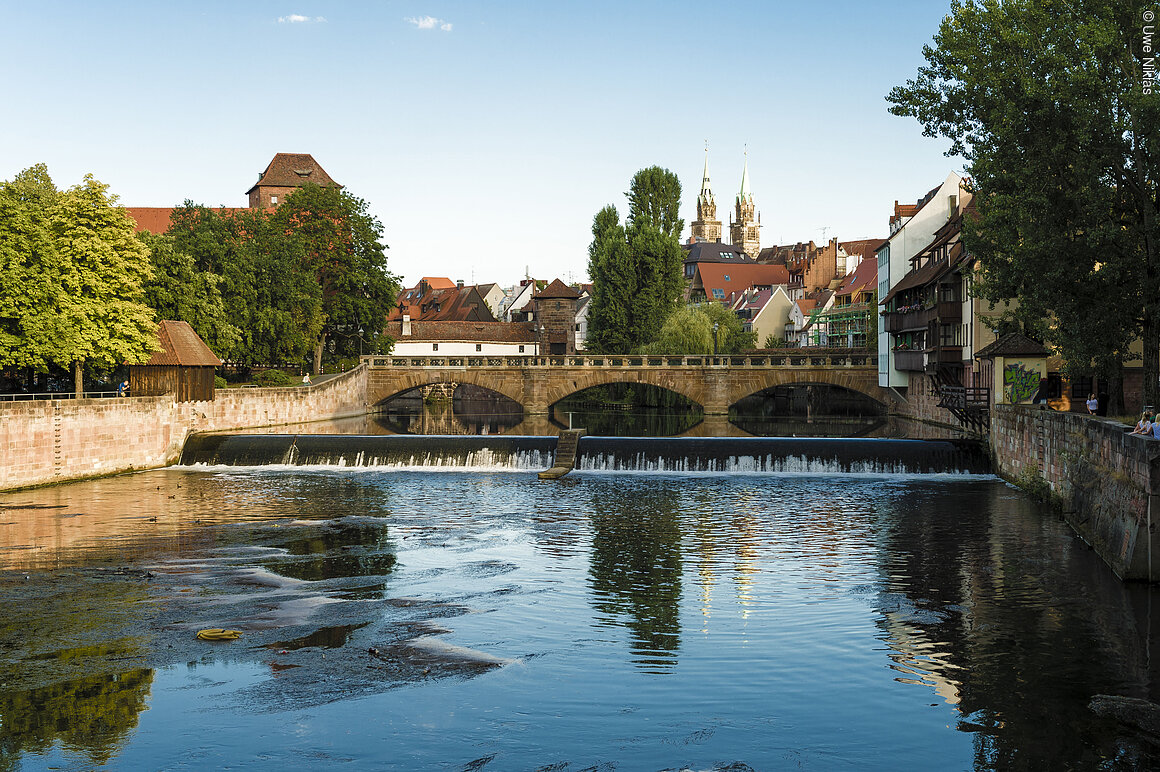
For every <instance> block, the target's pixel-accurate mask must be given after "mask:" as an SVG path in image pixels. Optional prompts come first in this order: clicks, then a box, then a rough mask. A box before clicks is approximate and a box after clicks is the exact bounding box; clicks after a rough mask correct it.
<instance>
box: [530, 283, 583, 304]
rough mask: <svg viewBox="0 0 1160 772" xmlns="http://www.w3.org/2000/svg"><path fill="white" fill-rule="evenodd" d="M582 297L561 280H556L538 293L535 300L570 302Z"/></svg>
mask: <svg viewBox="0 0 1160 772" xmlns="http://www.w3.org/2000/svg"><path fill="white" fill-rule="evenodd" d="M579 297H580V293H579V292H577V291H576V290H574V289H572V288H571V287H569V286H568V285H567V284H565V283H564V282H562V281H560V280H559V279H555V280H554V281H553V282H552V283H551V284H549V285H548V286H547V287H544V288H543V289H542V290H540V291H539V292H537V293H536V294H535V295H534V296H533V298H534V299H536V300H542V299H544V298H565V299H568V300H576V299H577V298H579Z"/></svg>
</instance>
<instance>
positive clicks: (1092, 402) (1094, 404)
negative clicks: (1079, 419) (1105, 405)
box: [1085, 391, 1100, 415]
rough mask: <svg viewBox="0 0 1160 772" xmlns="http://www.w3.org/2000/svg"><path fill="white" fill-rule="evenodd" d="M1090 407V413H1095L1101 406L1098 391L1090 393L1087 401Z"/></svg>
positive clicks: (1088, 407)
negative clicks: (1097, 395) (1097, 397)
mask: <svg viewBox="0 0 1160 772" xmlns="http://www.w3.org/2000/svg"><path fill="white" fill-rule="evenodd" d="M1085 404H1086V405H1087V409H1088V415H1095V414H1096V411H1097V410H1099V408H1100V402H1099V400H1098V399H1096V393H1095V392H1094V391H1093V392H1091V393H1090V394H1088V398H1087V402H1086V403H1085Z"/></svg>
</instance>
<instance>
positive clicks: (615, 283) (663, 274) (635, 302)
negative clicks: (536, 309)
mask: <svg viewBox="0 0 1160 772" xmlns="http://www.w3.org/2000/svg"><path fill="white" fill-rule="evenodd" d="M680 197H681V185H680V181H679V180H678V179H677V177H676V175H675V174H673V173H672V172H670V171H668V170H666V169H660V168H659V167H655V166H654V167H650V168H648V169H642V170H641V171H639V172H637V173H636V175H635V176H634V177H633V179H632V183H631V185H630V189H629V192H628V198H629V213H628V218H627V226H622V225H621V224H620V221H619V215H618V213H617V211H616V208H615V207H613V206H606V207H604V208H603V209H601V210H600V212H598V213H597V215H596V217H595V218H594V219H593V224H592V237H593V238H592V243H591V244H590V246H589V248H588V275H589V277H590V278H591V279H592V284H593V289H594V292H593V299H592V309H591V310H590V312H589V330H590V332H589V339H588V345H589V346H590V347H591V348H593V349H596V350H599V351H607V352H627V351H632V350H636V349H640V348H641V347H642V346H644V345H646V344H648V343H650V342H652V341H653V340H655V339H656V337H657V336H658V335H659V334H660V328H661V324H662V323H663V322H664V320H665V318H666V317H667V316H668V315H669V314H670V313H671V312H672V310H673V309H674V308H676V306H677V304H678V302H679V300H680V296H681V290H682V288H683V279H682V277H681V263H682V260H683V257H684V253H683V252H682V250H681V245H680V242H679V240H678V239H679V236H680V232H681V230H682V228H684V221H683V220H681V219H680V218H679V217H677V212H678V208H679V203H680Z"/></svg>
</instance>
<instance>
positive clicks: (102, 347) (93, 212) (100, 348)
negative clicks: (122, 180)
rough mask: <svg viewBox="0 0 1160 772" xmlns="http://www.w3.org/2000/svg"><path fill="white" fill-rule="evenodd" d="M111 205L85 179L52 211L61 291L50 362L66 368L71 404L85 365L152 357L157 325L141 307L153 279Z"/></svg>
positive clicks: (145, 256)
mask: <svg viewBox="0 0 1160 772" xmlns="http://www.w3.org/2000/svg"><path fill="white" fill-rule="evenodd" d="M116 201H117V199H116V197H115V196H109V195H108V185H105V184H103V183H100V182H98V181H97V180H95V179H93V176H92V175H91V174H88V175H85V178H84V182H82V183H81V184H80V185H77V186H74V187H72V188H69V189H68V190H67V191H65V192H64V193H63V194H61V195H60V196H58V197H57V200H56V202H55V204H54V205H53V207H52V209H51V212H52V224H53V235H54V237H55V238H56V243H57V249H58V251H59V254H60V258H61V260H60V267H61V271H60V273H59V274H58V277H59V281H60V282H61V286H62V287H63V288H64V295H63V297H62V298H61V302H60V305H59V306H57V308H55V309H52V310H53V311H55V312H56V316H57V330H58V338H57V340H56V346H55V350H54V351H53V353H52V359H53V361H54V362H55V363H56V364H58V365H62V366H63V365H65V364H66V363H70V362H71V363H72V367H73V378H74V382H75V385H76V392H77V396H78V397H79V396H81V393H82V391H83V390H84V385H83V380H82V379H83V369H84V366H85V365H86V364H90V365H93V366H96V367H102V368H108V367H113V366H115V365H118V364H120V363H122V362H128V363H130V364H135V363H140V362H144V361H146V360H147V359H149V357H150V356H151V355H152V354H153V352H154V351H157V320H156V317H155V316H154V314H153V311H152V309H150V308H149V307H148V306H147V305H145V304H144V302H142V301H143V300H144V284H145V282H146V281H147V280H148V279H149V278H150V276H151V275H152V268H151V267H150V265H149V251H148V250H147V249H146V248H145V246H144V245H143V244H142V243H141V242H140V241H139V240H138V239H137V235H136V233H135V232H134V226H133V222H132V220H130V219H129V216H128V215H126V214H125V210H124V209H122V208H121V207H119V206H117V205H116Z"/></svg>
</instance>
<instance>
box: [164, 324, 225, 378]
mask: <svg viewBox="0 0 1160 772" xmlns="http://www.w3.org/2000/svg"><path fill="white" fill-rule="evenodd" d="M157 338H158V340H159V341H160V343H161V350H160V351H158V352H157V353H156V354H154V355H153V356H152V357H151V358H150V359H149V361H148V362H146V363H145V365H146V366H158V365H181V366H183V367H218V366H220V365H221V363H222V361H221V360H220V359H218V358H217V356H216V355H215V354H214V353H213V352H212V351H210V350H209V346H207V345H205V342H204V341H203V340H202V339H201V338H200V337H199V336H198V334H197V333H196V332H194V331H193V328H192V327H190V326H189V322H173V321H164V322H161V323H160V324H159V325H158V329H157Z"/></svg>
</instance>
